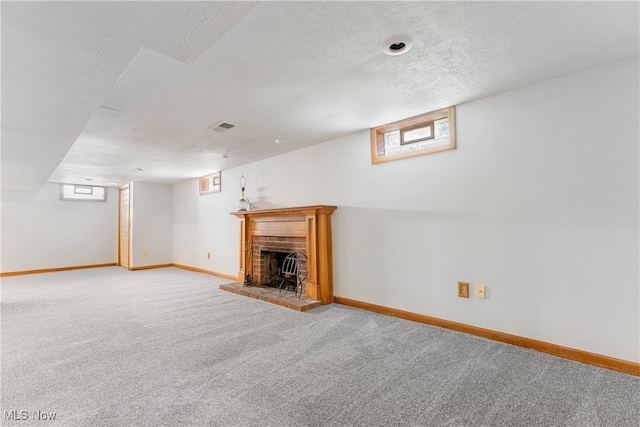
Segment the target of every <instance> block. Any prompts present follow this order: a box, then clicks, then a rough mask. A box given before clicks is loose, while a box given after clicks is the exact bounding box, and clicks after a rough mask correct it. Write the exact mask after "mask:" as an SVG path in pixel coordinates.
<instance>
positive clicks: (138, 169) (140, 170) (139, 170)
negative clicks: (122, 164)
mask: <svg viewBox="0 0 640 427" xmlns="http://www.w3.org/2000/svg"><path fill="white" fill-rule="evenodd" d="M136 170H137V171H138V172H142V171H143V170H144V169H142V168H136Z"/></svg>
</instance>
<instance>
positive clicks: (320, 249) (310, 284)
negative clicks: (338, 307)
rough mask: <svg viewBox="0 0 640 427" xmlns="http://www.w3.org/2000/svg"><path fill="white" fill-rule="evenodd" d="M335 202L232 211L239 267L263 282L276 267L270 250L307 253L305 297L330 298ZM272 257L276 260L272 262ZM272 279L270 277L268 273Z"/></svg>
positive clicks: (243, 274) (241, 273) (326, 301)
mask: <svg viewBox="0 0 640 427" xmlns="http://www.w3.org/2000/svg"><path fill="white" fill-rule="evenodd" d="M335 210H336V206H324V205H321V206H303V207H297V208H282V209H266V210H257V211H241V212H232V213H231V214H232V215H235V216H236V217H238V218H239V219H240V221H241V223H240V271H239V273H238V279H239V280H243V279H244V278H245V277H247V275H249V276H250V277H251V280H252V282H253V283H256V284H260V285H263V284H265V282H266V281H268V280H269V279H270V278H269V277H268V276H273V274H274V271H273V269H274V266H275V268H277V264H278V261H277V255H273V254H274V253H275V254H277V253H280V254H284V253H290V252H302V253H304V254H305V255H306V257H307V262H306V266H305V267H306V272H307V278H306V280H305V283H306V285H305V293H306V295H307V297H309V298H313V299H317V300H322V303H323V304H331V303H332V302H333V248H332V227H331V214H332V213H333V211H335ZM274 257H275V259H276V261H275V262H274ZM271 279H272V277H271Z"/></svg>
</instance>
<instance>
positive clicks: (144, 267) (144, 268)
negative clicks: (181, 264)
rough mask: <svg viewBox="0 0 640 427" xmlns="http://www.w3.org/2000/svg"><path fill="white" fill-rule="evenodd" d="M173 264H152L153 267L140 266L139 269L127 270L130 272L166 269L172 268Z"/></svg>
mask: <svg viewBox="0 0 640 427" xmlns="http://www.w3.org/2000/svg"><path fill="white" fill-rule="evenodd" d="M172 266H173V264H171V263H169V264H154V265H141V266H139V267H131V268H130V269H129V270H131V271H138V270H152V269H154V268H166V267H172Z"/></svg>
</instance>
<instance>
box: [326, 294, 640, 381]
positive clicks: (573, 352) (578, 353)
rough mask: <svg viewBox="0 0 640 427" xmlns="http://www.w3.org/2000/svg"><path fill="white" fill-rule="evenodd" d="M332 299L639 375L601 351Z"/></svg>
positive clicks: (635, 366)
mask: <svg viewBox="0 0 640 427" xmlns="http://www.w3.org/2000/svg"><path fill="white" fill-rule="evenodd" d="M333 302H335V303H337V304H342V305H347V306H350V307H356V308H361V309H363V310H368V311H373V312H376V313H380V314H386V315H389V316H394V317H399V318H401V319H406V320H411V321H414V322H419V323H425V324H427V325H433V326H439V327H442V328H446V329H452V330H454V331H458V332H464V333H467V334H471V335H476V336H479V337H483V338H488V339H491V340H495V341H501V342H504V343H507V344H512V345H516V346H518V347H524V348H528V349H531V350H536V351H540V352H542V353H547V354H551V355H553V356H558V357H562V358H565V359H569V360H573V361H576V362H581V363H587V364H589V365H594V366H598V367H601V368H606V369H611V370H614V371H618V372H624V373H625V374H631V375H636V376H640V363H635V362H631V361H628V360H622V359H616V358H613V357H609V356H603V355H601V354H596V353H589V352H587V351H583V350H577V349H575V348H569V347H563V346H560V345H557V344H552V343H548V342H544V341H538V340H535V339H532V338H526V337H521V336H518V335H511V334H507V333H504V332H498V331H493V330H490V329H484V328H479V327H477V326H471V325H465V324H464V323H457V322H452V321H450V320H444V319H439V318H437V317H430V316H425V315H424V314H418V313H412V312H409V311H403V310H398V309H395V308H389V307H384V306H381V305H376V304H371V303H368V302H363V301H357V300H352V299H349V298H343V297H334V298H333Z"/></svg>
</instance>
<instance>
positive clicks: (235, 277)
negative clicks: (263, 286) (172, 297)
mask: <svg viewBox="0 0 640 427" xmlns="http://www.w3.org/2000/svg"><path fill="white" fill-rule="evenodd" d="M171 265H172V266H174V267H176V268H181V269H183V270H189V271H195V272H198V273H205V274H210V275H212V276H216V277H222V278H223V279H229V280H233V281H234V282H237V281H238V276H231V275H229V274H223V273H218V272H215V271H210V270H205V269H203V268H198V267H190V266H188V265H182V264H175V263H174V264H171Z"/></svg>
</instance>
